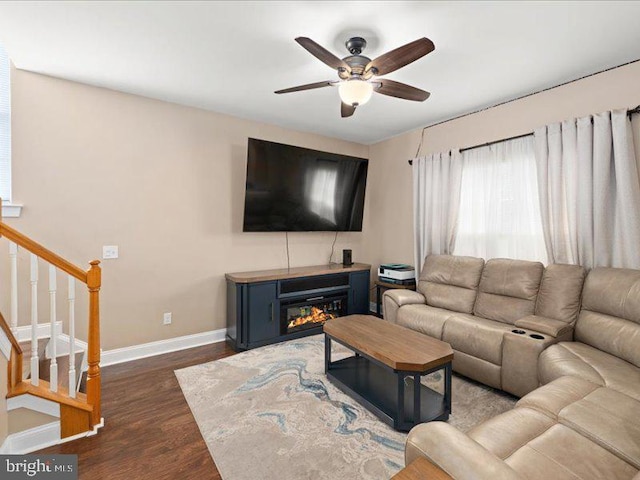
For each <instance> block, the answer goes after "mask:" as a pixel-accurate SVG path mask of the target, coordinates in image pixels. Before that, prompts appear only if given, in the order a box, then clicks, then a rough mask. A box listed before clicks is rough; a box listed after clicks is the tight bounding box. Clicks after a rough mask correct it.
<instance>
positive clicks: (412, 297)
mask: <svg viewBox="0 0 640 480" xmlns="http://www.w3.org/2000/svg"><path fill="white" fill-rule="evenodd" d="M426 302H427V300H426V299H425V298H424V295H422V294H420V293H418V292H414V291H413V290H403V289H399V288H398V289H393V290H387V291H386V292H384V293H383V294H382V314H383V317H384V319H385V320H387V321H388V322H391V323H396V317H397V316H398V309H399V308H400V307H401V306H403V305H410V304H414V303H421V304H423V305H424V304H425V303H426Z"/></svg>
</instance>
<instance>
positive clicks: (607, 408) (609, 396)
mask: <svg viewBox="0 0 640 480" xmlns="http://www.w3.org/2000/svg"><path fill="white" fill-rule="evenodd" d="M558 419H559V420H560V423H562V424H563V425H566V426H568V427H569V428H571V429H573V430H575V431H576V432H578V433H580V434H581V435H583V436H585V437H587V438H588V439H590V440H592V441H593V442H596V443H597V444H598V445H600V446H602V447H603V448H605V449H607V450H609V451H610V452H612V453H613V454H615V455H616V456H618V457H620V458H621V459H622V460H624V461H625V462H627V463H630V464H631V465H633V466H634V467H636V468H638V469H640V401H638V400H635V399H633V398H631V397H629V396H627V395H625V394H623V393H619V392H616V391H615V390H613V389H611V388H606V387H600V388H598V389H596V390H594V391H593V392H591V393H590V394H588V395H587V396H585V397H584V398H583V399H582V400H578V401H577V402H574V403H572V404H570V405H568V406H567V407H565V408H563V409H562V410H561V411H560V413H559V415H558Z"/></svg>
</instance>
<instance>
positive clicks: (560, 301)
mask: <svg viewBox="0 0 640 480" xmlns="http://www.w3.org/2000/svg"><path fill="white" fill-rule="evenodd" d="M586 275H587V271H586V270H585V269H584V268H583V267H581V266H579V265H563V264H552V265H549V266H548V267H547V268H545V269H544V273H543V274H542V281H541V282H540V290H539V291H538V299H537V300H536V310H535V312H536V315H538V316H540V317H546V318H551V319H554V320H560V321H562V322H565V323H573V322H575V321H576V319H577V318H578V312H579V311H580V296H581V294H582V287H583V285H584V279H585V277H586Z"/></svg>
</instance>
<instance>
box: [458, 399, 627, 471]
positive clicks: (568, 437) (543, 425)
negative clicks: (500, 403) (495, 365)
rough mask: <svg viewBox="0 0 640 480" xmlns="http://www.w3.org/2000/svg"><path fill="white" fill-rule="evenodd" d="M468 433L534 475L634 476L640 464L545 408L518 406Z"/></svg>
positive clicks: (504, 458)
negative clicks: (559, 418)
mask: <svg viewBox="0 0 640 480" xmlns="http://www.w3.org/2000/svg"><path fill="white" fill-rule="evenodd" d="M468 435H469V436H470V437H471V438H472V439H473V440H475V441H476V442H477V443H479V444H480V445H482V446H483V447H485V448H486V449H487V450H488V451H489V452H491V453H493V454H494V455H496V456H497V457H499V458H502V459H503V460H505V462H506V463H507V465H509V466H510V467H511V468H513V469H514V470H515V471H516V472H518V473H520V474H521V475H523V476H524V477H525V478H528V479H541V480H542V479H551V478H552V479H554V480H556V479H567V480H575V479H596V478H630V477H632V476H633V475H634V474H635V472H636V469H635V468H634V467H633V466H631V465H629V464H627V463H626V462H625V461H624V460H622V459H620V458H619V457H618V456H616V455H615V454H613V453H612V452H610V451H608V450H607V449H605V448H603V447H602V446H600V445H599V444H597V443H596V442H592V441H590V440H589V439H587V438H585V437H583V436H582V435H580V434H578V433H577V432H575V431H574V430H572V429H571V428H569V427H567V426H565V425H562V424H558V423H557V422H556V421H555V420H554V419H552V418H550V417H548V416H546V415H544V414H543V413H541V412H539V411H536V410H533V409H530V408H523V407H518V408H515V409H513V410H510V411H508V412H505V413H503V414H501V415H498V416H497V417H494V418H492V419H490V420H488V421H486V422H484V423H482V424H480V425H478V426H476V427H474V428H472V429H471V430H470V431H469V432H468Z"/></svg>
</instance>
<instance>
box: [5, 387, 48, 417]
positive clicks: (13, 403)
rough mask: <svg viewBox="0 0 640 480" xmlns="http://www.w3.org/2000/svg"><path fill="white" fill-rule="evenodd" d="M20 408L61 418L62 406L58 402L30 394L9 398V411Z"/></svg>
mask: <svg viewBox="0 0 640 480" xmlns="http://www.w3.org/2000/svg"><path fill="white" fill-rule="evenodd" d="M18 408H28V409H29V410H33V411H36V412H40V413H44V414H45V415H50V416H52V417H58V418H60V404H59V403H58V402H53V401H51V400H45V399H44V398H40V397H36V396H35V395H31V394H29V393H25V394H24V395H18V396H17V397H11V398H7V411H11V410H16V409H18Z"/></svg>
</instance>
